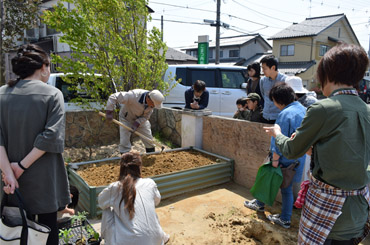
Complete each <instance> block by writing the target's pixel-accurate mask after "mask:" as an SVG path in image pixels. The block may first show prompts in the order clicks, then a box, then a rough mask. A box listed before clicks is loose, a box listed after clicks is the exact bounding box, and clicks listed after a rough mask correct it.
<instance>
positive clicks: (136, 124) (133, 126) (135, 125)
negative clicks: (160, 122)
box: [131, 121, 140, 132]
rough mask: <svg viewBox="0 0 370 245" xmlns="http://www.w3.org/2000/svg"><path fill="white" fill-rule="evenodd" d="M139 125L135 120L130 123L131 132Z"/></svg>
mask: <svg viewBox="0 0 370 245" xmlns="http://www.w3.org/2000/svg"><path fill="white" fill-rule="evenodd" d="M138 127H140V123H139V122H137V121H135V122H134V123H133V124H132V125H131V129H132V131H133V132H135V131H136V130H137V128H138Z"/></svg>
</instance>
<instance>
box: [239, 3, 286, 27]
mask: <svg viewBox="0 0 370 245" xmlns="http://www.w3.org/2000/svg"><path fill="white" fill-rule="evenodd" d="M232 1H233V2H234V3H236V4H238V5H240V6H242V7H243V8H246V9H248V10H251V11H254V12H256V13H258V14H260V15H263V16H265V17H268V18H271V19H275V20H279V21H281V22H285V23H292V22H291V21H286V20H282V19H279V18H275V17H272V16H269V15H266V14H263V13H261V12H258V11H257V10H254V9H251V8H248V7H247V6H245V5H243V4H241V3H239V2H237V1H235V0H232Z"/></svg>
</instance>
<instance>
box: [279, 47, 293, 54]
mask: <svg viewBox="0 0 370 245" xmlns="http://www.w3.org/2000/svg"><path fill="white" fill-rule="evenodd" d="M280 55H281V56H293V55H294V45H293V44H291V45H281V46H280Z"/></svg>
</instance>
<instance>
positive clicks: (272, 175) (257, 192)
mask: <svg viewBox="0 0 370 245" xmlns="http://www.w3.org/2000/svg"><path fill="white" fill-rule="evenodd" d="M282 182H283V174H282V172H281V169H280V168H274V167H273V166H272V162H271V161H269V162H266V163H264V164H263V165H262V166H261V167H260V168H259V169H258V172H257V176H256V181H255V182H254V185H253V187H252V188H251V190H250V191H251V193H252V195H253V197H254V198H256V199H257V200H259V201H261V202H264V203H266V204H268V205H270V206H272V204H273V203H274V201H275V198H276V195H277V193H278V191H279V188H280V185H281V183H282Z"/></svg>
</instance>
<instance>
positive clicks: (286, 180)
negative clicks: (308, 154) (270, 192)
mask: <svg viewBox="0 0 370 245" xmlns="http://www.w3.org/2000/svg"><path fill="white" fill-rule="evenodd" d="M298 166H299V162H298V161H295V162H294V163H292V164H290V165H289V166H288V167H286V168H283V167H280V168H281V172H282V173H283V183H281V186H280V188H287V187H288V186H289V185H290V184H291V183H292V181H293V178H294V175H295V173H296V171H295V169H296V168H297V167H298Z"/></svg>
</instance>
